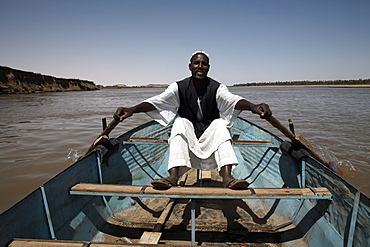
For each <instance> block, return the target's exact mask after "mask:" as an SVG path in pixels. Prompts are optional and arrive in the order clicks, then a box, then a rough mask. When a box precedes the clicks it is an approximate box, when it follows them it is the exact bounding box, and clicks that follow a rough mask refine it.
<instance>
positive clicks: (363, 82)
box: [233, 79, 370, 87]
mask: <svg viewBox="0 0 370 247" xmlns="http://www.w3.org/2000/svg"><path fill="white" fill-rule="evenodd" d="M366 84H368V85H370V79H358V80H331V81H307V80H306V81H277V82H248V83H240V84H234V85H233V86H235V87H239V86H298V85H299V86H302V85H307V86H310V85H366Z"/></svg>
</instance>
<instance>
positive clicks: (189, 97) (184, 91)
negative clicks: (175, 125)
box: [177, 77, 220, 138]
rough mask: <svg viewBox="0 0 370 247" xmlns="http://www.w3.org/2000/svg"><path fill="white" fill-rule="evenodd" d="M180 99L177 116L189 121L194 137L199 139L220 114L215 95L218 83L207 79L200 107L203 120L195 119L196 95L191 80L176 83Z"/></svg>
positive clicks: (196, 109)
mask: <svg viewBox="0 0 370 247" xmlns="http://www.w3.org/2000/svg"><path fill="white" fill-rule="evenodd" d="M177 85H178V89H179V97H180V107H179V109H178V111H177V112H178V114H179V116H180V117H183V118H187V119H188V120H190V121H191V122H192V123H193V125H194V129H195V135H196V136H197V138H199V137H200V136H201V135H202V134H203V132H204V131H205V130H206V128H207V127H208V126H209V125H210V124H211V122H212V121H213V120H215V119H217V118H219V117H220V112H219V110H218V108H217V102H216V93H217V89H218V87H219V86H220V83H219V82H217V81H215V80H213V79H211V78H209V77H207V83H206V88H205V90H203V92H202V95H200V96H199V97H200V98H201V101H200V106H201V109H202V113H203V119H202V120H201V121H199V120H198V119H197V112H198V108H199V107H198V102H197V100H198V95H197V92H196V90H195V87H194V85H193V82H192V80H191V77H188V78H186V79H184V80H182V81H178V82H177Z"/></svg>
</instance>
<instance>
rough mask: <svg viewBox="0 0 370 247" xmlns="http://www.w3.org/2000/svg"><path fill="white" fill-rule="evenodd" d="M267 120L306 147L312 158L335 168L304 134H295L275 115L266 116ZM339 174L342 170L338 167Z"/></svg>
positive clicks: (295, 141) (292, 139)
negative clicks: (315, 149)
mask: <svg viewBox="0 0 370 247" xmlns="http://www.w3.org/2000/svg"><path fill="white" fill-rule="evenodd" d="M266 120H267V121H268V122H269V123H270V124H271V125H272V126H274V127H275V128H277V129H278V130H280V131H281V133H283V134H284V135H285V136H286V137H288V138H289V139H290V140H291V141H292V142H293V143H297V144H300V145H301V146H302V147H304V148H305V149H306V150H307V152H308V153H309V154H310V155H311V157H312V158H314V159H315V160H317V161H318V162H320V163H321V164H323V165H324V166H326V167H328V168H330V169H332V170H333V165H332V163H331V162H327V161H325V160H324V159H323V158H322V157H321V156H320V155H318V154H317V153H316V152H315V151H314V150H313V147H312V145H311V144H310V143H309V142H308V141H307V140H306V139H305V138H304V137H303V136H302V135H295V134H293V133H292V132H291V131H290V130H289V129H288V128H287V127H285V126H284V125H283V124H281V123H280V121H279V120H278V119H276V118H274V117H273V116H270V117H268V118H266ZM337 173H338V174H342V172H341V171H340V170H339V169H338V172H337Z"/></svg>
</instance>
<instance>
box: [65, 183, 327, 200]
mask: <svg viewBox="0 0 370 247" xmlns="http://www.w3.org/2000/svg"><path fill="white" fill-rule="evenodd" d="M70 194H72V195H91V196H127V197H139V198H143V197H146V198H149V197H151V198H189V199H331V197H332V195H331V193H330V192H329V191H328V189H326V188H253V189H252V188H251V189H246V190H231V189H228V188H216V187H187V186H184V187H171V188H169V189H165V190H164V189H155V188H153V187H150V186H136V185H115V184H87V183H80V184H77V185H75V186H73V187H72V188H71V191H70Z"/></svg>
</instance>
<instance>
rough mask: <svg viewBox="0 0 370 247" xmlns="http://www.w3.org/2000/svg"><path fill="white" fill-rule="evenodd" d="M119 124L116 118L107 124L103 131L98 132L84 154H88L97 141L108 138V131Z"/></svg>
mask: <svg viewBox="0 0 370 247" xmlns="http://www.w3.org/2000/svg"><path fill="white" fill-rule="evenodd" d="M118 124H119V121H117V120H116V119H113V120H112V122H110V123H109V124H108V126H107V127H106V128H105V129H104V130H103V132H101V133H100V135H99V136H98V138H96V139H95V141H94V142H93V144H91V146H90V147H89V149H88V150H87V151H86V153H85V156H86V155H87V154H89V153H90V152H91V151H93V150H94V148H95V147H96V146H97V145H98V143H99V142H104V141H107V140H108V135H109V133H110V132H111V131H112V130H113V129H114V128H115V127H116V126H117V125H118Z"/></svg>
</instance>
